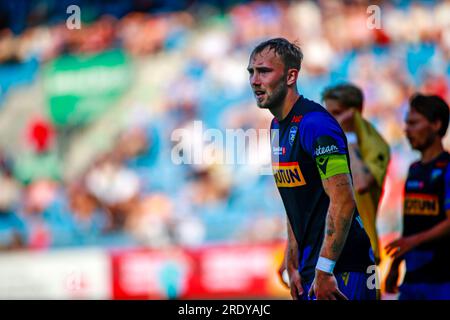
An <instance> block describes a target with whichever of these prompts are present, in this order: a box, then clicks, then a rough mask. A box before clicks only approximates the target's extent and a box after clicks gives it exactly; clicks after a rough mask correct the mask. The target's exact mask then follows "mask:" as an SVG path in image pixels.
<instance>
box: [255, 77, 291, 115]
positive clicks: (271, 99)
mask: <svg viewBox="0 0 450 320" xmlns="http://www.w3.org/2000/svg"><path fill="white" fill-rule="evenodd" d="M287 89H288V86H287V85H286V84H285V83H284V81H283V78H282V79H280V82H279V83H278V84H277V86H276V87H275V88H274V89H273V91H272V93H271V94H268V93H267V92H266V96H267V97H266V100H265V101H264V100H263V101H257V102H256V104H257V105H258V107H259V108H261V109H274V108H278V107H279V106H281V105H282V103H283V101H284V99H285V98H286V94H287Z"/></svg>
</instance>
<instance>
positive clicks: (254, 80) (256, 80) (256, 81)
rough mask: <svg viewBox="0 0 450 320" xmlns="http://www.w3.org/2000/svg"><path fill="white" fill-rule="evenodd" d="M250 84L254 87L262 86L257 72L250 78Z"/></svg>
mask: <svg viewBox="0 0 450 320" xmlns="http://www.w3.org/2000/svg"><path fill="white" fill-rule="evenodd" d="M250 84H251V85H252V87H258V86H260V85H261V81H260V79H259V76H258V74H257V73H256V72H255V73H253V74H252V75H251V77H250Z"/></svg>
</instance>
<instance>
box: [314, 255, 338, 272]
mask: <svg viewBox="0 0 450 320" xmlns="http://www.w3.org/2000/svg"><path fill="white" fill-rule="evenodd" d="M335 265H336V261H333V260H330V259H327V258H324V257H319V259H318V260H317V265H316V269H317V270H320V271H323V272H326V273H331V274H333V270H334V266H335Z"/></svg>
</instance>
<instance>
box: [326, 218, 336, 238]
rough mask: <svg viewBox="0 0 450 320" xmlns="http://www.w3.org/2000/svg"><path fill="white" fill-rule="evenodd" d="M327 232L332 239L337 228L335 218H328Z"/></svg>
mask: <svg viewBox="0 0 450 320" xmlns="http://www.w3.org/2000/svg"><path fill="white" fill-rule="evenodd" d="M326 230H327V232H326V233H327V236H328V237H331V236H332V235H333V234H334V233H335V227H334V221H333V216H330V215H329V216H328V217H327V224H326Z"/></svg>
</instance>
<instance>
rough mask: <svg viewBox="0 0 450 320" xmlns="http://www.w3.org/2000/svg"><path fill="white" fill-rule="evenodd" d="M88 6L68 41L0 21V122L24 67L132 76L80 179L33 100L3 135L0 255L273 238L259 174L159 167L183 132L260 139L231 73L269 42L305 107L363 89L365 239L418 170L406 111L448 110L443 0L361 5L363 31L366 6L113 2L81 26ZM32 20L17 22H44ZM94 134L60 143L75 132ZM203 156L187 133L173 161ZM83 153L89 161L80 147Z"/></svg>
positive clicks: (243, 79) (263, 118) (244, 86)
mask: <svg viewBox="0 0 450 320" xmlns="http://www.w3.org/2000/svg"><path fill="white" fill-rule="evenodd" d="M136 2H137V3H138V2H139V1H136ZM19 3H20V2H19ZM96 3H97V2H93V3H92V4H91V7H83V5H81V6H80V8H81V14H82V27H81V29H79V30H76V29H75V30H70V29H68V28H67V27H66V24H65V20H62V21H57V20H56V21H54V20H55V19H53V20H52V19H48V22H47V23H39V24H33V25H29V26H28V25H27V26H26V27H25V28H24V29H23V30H21V31H20V32H17V31H16V30H14V28H12V22H11V24H10V25H8V24H5V23H4V24H3V25H2V28H1V30H0V89H1V90H0V120H1V118H2V117H4V114H6V113H7V112H11V108H12V107H13V105H14V103H13V102H11V99H10V97H11V96H12V95H13V93H14V91H15V90H18V89H20V90H23V91H21V92H22V95H27V92H28V91H27V90H29V91H30V92H31V89H27V88H31V87H32V85H33V84H34V83H39V82H40V81H41V74H40V72H39V70H41V68H42V67H43V66H45V65H46V64H47V63H49V62H51V61H52V60H54V59H56V58H58V57H61V56H64V55H67V54H74V55H95V54H98V53H101V52H104V51H108V50H110V49H115V48H121V49H122V50H123V51H124V52H125V53H126V55H127V56H129V57H130V59H131V61H132V63H133V65H134V66H135V68H134V71H133V72H134V73H133V79H134V80H133V83H132V85H131V87H130V89H129V91H128V92H127V93H126V99H121V100H120V101H118V102H117V103H118V104H123V105H125V108H126V110H127V112H125V113H122V114H121V115H122V116H123V117H122V119H121V122H120V123H121V125H119V124H117V123H119V121H118V122H117V123H116V122H114V121H111V122H108V125H109V126H111V127H117V128H118V129H117V131H116V132H115V133H114V134H113V135H112V140H111V141H112V143H110V144H109V145H108V147H107V148H104V149H101V150H100V149H99V151H98V152H97V153H95V155H93V156H91V157H89V159H88V161H87V162H86V163H84V164H83V165H81V166H79V168H80V169H77V170H74V169H73V168H72V167H71V166H70V165H67V163H68V161H69V160H68V159H67V153H66V151H67V150H68V149H67V148H68V147H67V145H69V146H71V145H72V144H76V143H80V142H79V141H78V140H76V139H70V137H71V135H67V134H66V131H65V130H64V128H60V127H58V126H55V125H54V124H52V123H51V121H50V120H49V117H48V114H47V113H46V109H45V105H44V104H45V99H42V102H39V101H40V100H39V99H37V100H36V103H38V104H39V103H40V104H43V105H42V108H41V109H39V110H40V113H39V117H37V118H36V115H35V114H33V113H32V112H30V114H29V116H27V119H26V121H25V122H24V123H26V125H24V127H23V128H20V132H18V133H17V134H15V135H13V134H12V135H11V136H12V138H11V139H17V140H18V141H19V140H20V139H21V137H22V136H23V135H25V136H26V143H25V147H24V150H25V151H23V152H21V153H19V152H17V149H16V148H15V147H16V146H18V145H19V143H17V144H16V143H14V141H15V140H9V141H7V142H5V143H2V145H1V146H0V147H1V148H2V150H1V166H0V171H1V177H0V190H1V191H0V246H1V248H2V249H4V250H8V249H19V248H27V249H35V248H36V249H38V248H55V247H69V246H79V245H100V246H110V247H111V246H112V247H116V246H135V245H145V246H153V247H162V246H170V245H188V246H195V245H201V244H205V243H211V242H214V241H220V242H224V241H239V242H245V241H250V242H251V241H267V240H274V239H280V238H285V217H284V212H283V207H282V203H281V199H280V197H279V195H278V193H277V190H276V189H275V186H274V182H273V177H271V176H270V175H260V174H259V173H258V172H259V171H258V168H259V167H258V166H260V165H262V163H260V164H259V165H256V167H255V166H245V165H225V164H223V163H221V162H220V161H209V162H208V163H204V164H200V165H188V164H186V165H176V164H174V163H173V161H172V158H171V153H172V150H173V147H174V144H175V143H174V142H173V141H172V133H173V131H174V130H175V129H180V128H184V129H189V128H191V127H192V122H193V121H194V120H202V121H203V125H204V127H205V129H206V128H218V129H220V130H223V131H225V130H226V129H232V128H235V129H238V128H242V129H244V130H246V129H250V128H254V129H267V128H268V127H269V124H270V120H271V116H270V114H269V113H268V112H267V111H264V110H258V109H257V107H256V105H255V103H254V99H253V97H252V93H251V90H250V88H249V84H248V76H247V74H246V72H247V71H246V67H247V63H248V56H249V53H250V52H251V50H252V48H253V47H254V46H255V45H256V44H258V43H259V42H260V41H263V40H265V39H267V38H270V37H279V36H282V37H285V38H287V39H290V40H295V41H297V43H298V44H299V45H300V46H301V48H302V50H303V53H304V56H305V58H304V62H303V65H302V70H301V72H300V79H299V90H300V93H301V94H303V95H305V96H306V97H307V98H309V99H313V100H316V101H320V95H321V92H322V90H323V89H324V88H325V87H326V86H329V85H332V84H336V83H338V82H343V81H351V82H353V83H355V84H356V85H358V86H360V87H361V88H362V89H363V91H364V94H365V106H364V116H365V117H366V118H368V119H369V120H370V121H371V122H372V123H373V124H374V125H375V126H376V127H377V129H378V130H379V131H380V132H381V133H382V135H383V136H384V137H385V138H386V140H387V141H388V142H389V144H390V146H391V148H392V160H391V164H390V168H389V171H388V177H387V183H386V187H385V196H384V199H383V203H382V206H381V212H380V215H379V218H380V219H379V225H378V227H379V232H380V234H388V233H390V232H395V231H398V222H399V221H400V211H401V194H402V188H403V181H404V177H405V174H406V169H407V167H408V164H409V163H410V162H411V161H412V160H413V159H415V158H416V157H417V154H415V153H413V152H412V151H411V150H410V149H409V146H408V144H407V142H406V140H405V137H404V133H403V129H402V128H403V127H402V125H403V120H404V116H405V110H406V107H407V104H408V99H409V97H410V95H411V94H412V93H413V92H415V91H421V92H423V93H426V94H431V93H433V94H438V95H440V96H441V97H443V98H444V99H446V101H450V83H449V79H450V63H449V61H450V19H448V17H450V1H423V2H420V1H411V2H409V1H392V2H388V1H378V2H375V4H376V5H378V6H379V8H381V10H380V18H381V28H372V27H370V26H371V23H370V21H372V22H373V17H374V16H371V15H372V14H373V11H370V10H369V11H368V6H369V5H373V4H374V3H369V2H368V1H362V0H361V1H273V2H272V1H246V2H239V1H234V3H233V5H227V6H225V5H223V3H222V2H221V1H218V2H217V3H216V5H213V4H207V3H206V2H202V1H198V2H197V1H190V2H189V3H184V2H182V3H184V4H185V5H186V7H185V8H180V7H179V6H180V5H178V7H177V6H175V5H174V7H173V10H168V9H170V6H166V7H164V8H165V9H164V10H159V11H155V10H152V9H151V8H150V7H149V8H146V7H145V6H142V5H141V6H140V7H139V9H140V10H134V9H135V8H133V5H125V6H124V8H122V9H123V10H122V11H123V12H122V11H121V13H120V14H116V15H114V14H97V15H94V16H93V18H92V17H91V18H89V19H88V18H86V17H84V16H83V15H88V14H91V15H92V12H93V11H94V12H95V10H93V9H95V8H96V7H95V6H96V5H99V4H96ZM130 3H132V4H133V3H134V4H135V2H130ZM168 3H171V2H168ZM188 4H189V5H188ZM86 6H87V4H86ZM181 6H182V5H181ZM142 8H145V9H146V10H142ZM3 9H4V8H3ZM44 9H45V8H44ZM47 9H48V7H47ZM88 9H89V10H88ZM33 10H34V11H33ZM33 10H31V12H30V14H29V16H33V13H34V16H36V15H38V14H42V12H41V11H42V10H43V9H42V7H36V8H35V9H33ZM40 10H41V11H40ZM44 11H45V10H44ZM97 11H98V10H97ZM10 12H11V11H10ZM2 16H3V17H5V16H7V14H5V13H2ZM66 16H68V14H66ZM85 19H86V20H87V21H88V22H85ZM5 21H6V20H5ZM368 21H369V22H368ZM38 94H39V93H38ZM32 107H33V108H34V106H30V108H32ZM33 110H34V109H33ZM111 113H112V111H111ZM107 116H112V115H111V114H109V115H108V111H106V113H105V115H104V117H107ZM123 118H124V119H123ZM99 121H101V119H100V120H98V119H97V120H95V121H93V122H92V123H89V124H88V125H87V127H86V126H84V127H82V128H75V129H72V130H75V131H76V130H79V131H80V132H84V131H86V130H88V129H89V127H95V126H97V125H98V123H99ZM63 133H64V134H63ZM72 136H73V135H72ZM94 139H96V138H95V137H94ZM445 143H446V147H447V149H448V148H449V147H450V144H449V140H448V139H445ZM204 144H205V142H204V141H202V139H199V138H198V137H195V136H194V135H192V136H190V137H189V139H185V140H184V141H183V148H184V149H183V150H184V152H188V150H195V149H196V148H202V147H204ZM86 148H95V143H94V141H91V144H89V145H88V146H87V147H86ZM81 149H82V148H81ZM53 151H55V152H53ZM216 151H217V152H219V153H220V152H226V151H227V150H225V149H221V150H216ZM24 154H26V155H28V154H32V155H33V157H32V158H30V159H33V160H30V161H29V162H27V159H28V158H27V157H26V156H24ZM268 155H269V154H268ZM257 158H260V159H262V158H264V155H257ZM261 161H262V162H263V160H261ZM67 172H70V174H68V173H67Z"/></svg>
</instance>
